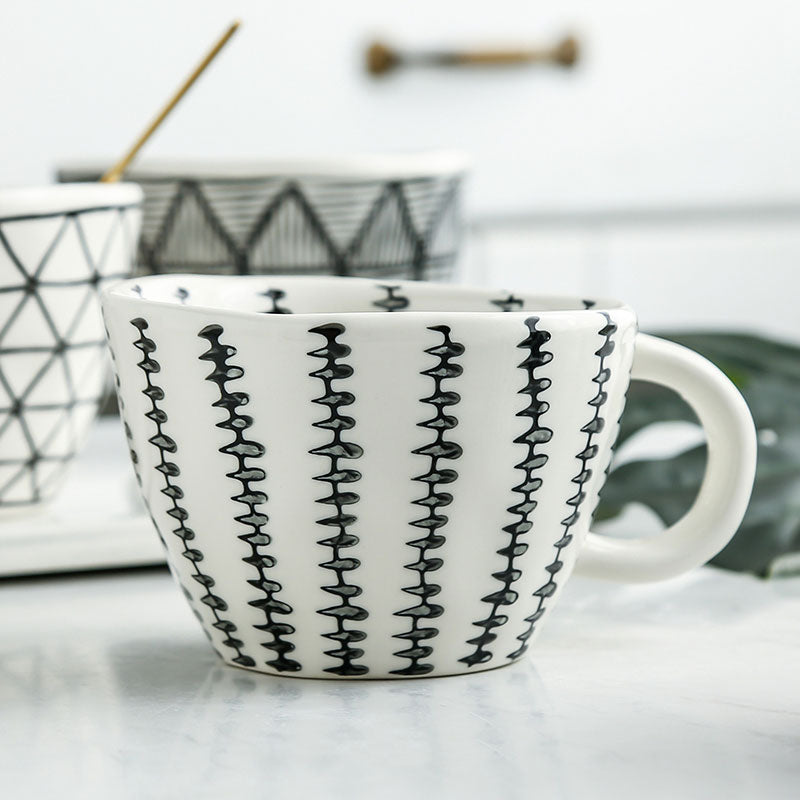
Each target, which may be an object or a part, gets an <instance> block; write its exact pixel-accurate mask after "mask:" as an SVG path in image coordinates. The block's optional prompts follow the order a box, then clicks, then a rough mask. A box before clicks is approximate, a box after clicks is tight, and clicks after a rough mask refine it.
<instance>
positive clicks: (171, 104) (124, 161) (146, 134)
mask: <svg viewBox="0 0 800 800" xmlns="http://www.w3.org/2000/svg"><path fill="white" fill-rule="evenodd" d="M241 24H242V23H241V22H240V21H239V20H235V21H234V22H232V23H231V24H230V26H229V27H228V29H227V30H226V31H225V33H223V34H222V36H220V38H219V39H217V41H216V42H215V43H214V46H213V47H212V48H211V49H210V50H209V51H208V52H207V53H206V55H205V56H204V57H203V60H202V61H201V62H200V63H199V64H198V65H197V66H196V67H195V68H194V69H193V70H192V72H191V74H190V75H189V77H188V78H186V80H185V81H184V82H183V83H182V84H181V85H180V87H179V88H178V90H177V91H176V92H175V94H173V95H172V97H170V99H169V100H168V101H167V103H166V105H164V107H163V108H162V109H161V111H159V112H158V114H157V115H156V116H155V118H154V119H153V121H152V122H151V123H150V124H149V125H148V126H147V127H146V128H145V129H144V131H143V132H142V134H141V135H140V136H139V138H138V139H137V140H136V141H135V142H134V143H133V146H132V147H131V148H130V149H129V150H128V151H127V152H126V153H125V155H124V156H123V157H122V158H121V159H120V160H119V161H117V163H116V164H114V166H113V167H111V169H109V170H108V172H106V174H105V175H103V177H102V178H100V180H101V181H102V182H103V183H114V182H115V181H118V180H119V179H120V178H121V177H122V175H123V173H124V172H125V170H126V169H127V168H128V167H129V166H130V163H131V161H133V159H134V158H136V155H137V154H138V152H139V151H140V150H141V149H142V147H143V146H144V144H145V142H147V140H148V139H149V138H150V137H151V136H152V135H153V134H154V133H155V132H156V130H158V128H159V126H160V125H161V123H162V122H163V121H164V120H165V119H166V118H167V117H168V116H169V114H170V112H171V111H172V109H173V108H175V106H176V105H178V103H179V102H180V101H181V99H182V98H183V96H184V95H185V94H186V92H188V91H189V89H190V88H191V87H192V84H194V82H195V81H196V80H197V79H198V78H199V77H200V76H201V75H202V74H203V72H204V71H205V69H206V67H207V66H208V65H209V64H210V63H211V62H212V61H213V60H214V59H215V58H216V57H217V54H218V53H219V51H220V50H222V48H223V47H225V45H226V44H227V43H228V41H229V39H230V38H231V36H233V34H234V33H236V30H237V29H238V28H239V26H240V25H241Z"/></svg>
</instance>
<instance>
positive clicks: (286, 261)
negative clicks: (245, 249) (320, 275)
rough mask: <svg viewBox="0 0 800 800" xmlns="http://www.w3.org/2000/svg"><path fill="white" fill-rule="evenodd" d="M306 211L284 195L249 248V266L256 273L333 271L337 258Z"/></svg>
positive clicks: (293, 199) (290, 197)
mask: <svg viewBox="0 0 800 800" xmlns="http://www.w3.org/2000/svg"><path fill="white" fill-rule="evenodd" d="M312 215H313V212H311V211H309V210H308V209H307V208H306V207H305V206H303V205H302V203H301V202H300V201H299V200H298V199H297V197H296V196H295V195H294V194H287V195H285V196H284V197H283V198H282V199H281V201H280V204H279V205H278V206H277V207H276V208H275V209H274V211H273V213H272V215H271V217H270V218H269V220H267V221H266V222H265V224H264V225H263V227H262V229H261V230H260V231H257V237H256V238H255V239H254V240H253V242H252V243H251V244H250V247H249V254H250V263H251V265H252V266H254V267H256V268H257V269H259V270H263V269H267V270H270V271H274V272H279V271H281V270H283V269H302V268H306V269H313V270H314V271H315V272H320V271H324V270H325V269H326V267H327V268H329V269H330V271H333V270H334V269H335V268H336V257H335V255H334V254H333V253H331V249H330V247H329V246H328V244H327V243H326V241H325V239H324V234H321V233H320V231H319V229H318V226H317V225H315V220H314V218H313V216H312Z"/></svg>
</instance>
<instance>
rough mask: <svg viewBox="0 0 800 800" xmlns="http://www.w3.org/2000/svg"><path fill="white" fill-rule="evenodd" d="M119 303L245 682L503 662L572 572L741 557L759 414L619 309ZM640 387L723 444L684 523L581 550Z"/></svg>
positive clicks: (121, 291)
mask: <svg viewBox="0 0 800 800" xmlns="http://www.w3.org/2000/svg"><path fill="white" fill-rule="evenodd" d="M103 306H104V312H105V315H106V320H107V326H108V331H109V336H110V342H111V347H112V351H113V353H114V356H115V365H116V371H117V375H118V386H119V394H120V399H121V405H122V406H123V415H124V419H125V421H126V428H127V431H128V435H129V439H130V444H131V450H132V452H133V456H134V461H135V463H136V470H137V475H138V478H139V481H140V484H141V487H142V492H143V495H144V498H145V501H146V502H147V505H148V507H149V509H150V512H151V514H152V517H153V520H154V522H155V525H156V528H157V529H158V531H159V534H160V536H161V538H162V539H163V541H164V543H165V545H166V548H167V552H168V557H169V563H170V566H171V568H172V570H173V573H174V574H175V576H176V578H177V579H178V581H179V582H180V584H181V585H182V586H183V587H184V591H185V593H186V595H187V597H188V599H189V601H190V603H191V604H192V606H193V608H194V610H195V612H196V614H197V616H198V617H199V619H200V621H201V623H202V625H203V627H204V629H205V631H206V633H207V634H208V637H209V639H210V640H211V642H212V644H213V646H214V648H215V649H216V650H217V652H218V653H219V654H220V655H221V656H222V658H223V659H225V661H227V662H228V663H230V664H235V665H238V666H241V667H247V668H250V669H254V670H260V671H263V672H271V673H277V674H288V675H299V676H307V677H342V678H346V677H369V678H387V677H405V676H412V677H413V676H423V675H448V674H454V673H462V672H469V671H475V670H481V669H490V668H492V667H496V666H501V665H503V664H507V663H510V662H511V661H513V660H515V659H516V658H519V657H520V656H521V655H522V654H523V653H524V652H525V651H526V649H527V647H528V645H529V644H530V642H531V640H532V638H533V637H534V636H535V635H536V633H537V632H538V631H539V629H540V627H541V625H542V622H543V619H544V617H545V616H546V615H547V614H548V612H549V611H550V609H551V608H552V607H553V606H554V604H555V603H556V601H557V599H558V595H559V592H560V590H561V588H562V587H563V585H564V583H565V581H566V580H567V578H568V577H569V575H570V573H571V572H572V569H573V566H575V564H576V561H577V565H578V568H579V569H580V571H582V572H584V573H587V574H590V575H595V576H602V577H608V578H613V579H617V580H623V581H641V580H654V579H659V578H665V577H668V576H671V575H676V574H678V573H680V572H683V571H685V570H688V569H690V568H692V567H695V566H697V565H699V564H702V563H704V562H705V561H706V560H707V559H708V558H710V557H711V556H713V555H714V554H715V553H717V552H718V551H719V550H720V549H721V548H722V547H723V546H724V545H725V543H726V542H728V540H729V539H730V538H731V536H732V535H733V533H734V532H735V530H736V528H737V526H738V524H739V522H740V520H741V518H742V515H743V513H744V510H745V507H746V505H747V502H748V499H749V495H750V490H751V486H752V481H753V474H754V468H755V432H754V428H753V424H752V420H751V418H750V414H749V412H748V409H747V407H746V405H745V403H744V401H743V400H742V398H741V396H740V395H739V393H738V392H737V391H736V389H735V388H734V387H733V385H732V384H731V383H730V382H729V381H728V380H727V379H726V378H725V377H724V376H723V375H722V373H720V372H719V370H717V369H716V367H714V366H713V365H712V364H710V363H709V362H708V361H706V360H705V359H703V358H701V357H700V356H698V355H697V354H695V353H693V352H691V351H688V350H686V349H684V348H682V347H679V346H678V345H675V344H671V343H668V342H665V341H662V340H659V339H655V338H653V337H650V336H644V335H640V334H638V333H637V325H636V317H635V315H634V313H633V311H632V310H631V309H630V308H628V307H626V306H624V305H622V304H620V303H615V302H607V301H601V300H596V301H581V300H576V299H569V298H551V297H533V296H528V295H526V294H519V295H508V294H500V293H497V292H493V291H491V290H486V289H467V288H463V287H455V286H445V285H436V284H424V283H416V284H415V283H395V284H381V283H376V282H375V281H371V280H356V279H336V278H333V279H331V278H281V277H270V278H265V277H240V278H226V277H201V276H180V275H178V276H159V277H151V278H143V279H140V280H138V281H126V282H124V283H121V284H119V285H117V286H116V287H112V288H111V289H110V290H108V291H107V292H106V293H105V294H104V297H103ZM386 312H395V313H386ZM396 312H401V313H396ZM631 377H633V378H634V379H640V380H646V381H654V382H657V383H662V384H664V385H666V386H669V387H671V388H673V389H675V390H676V391H677V392H679V393H680V394H681V395H683V397H684V398H685V399H686V400H687V401H688V402H689V403H690V404H691V405H692V407H693V408H694V409H695V411H696V412H697V414H698V417H699V418H700V421H701V423H702V425H703V427H704V429H705V432H706V435H707V437H708V445H709V455H708V467H707V473H706V476H705V479H704V481H703V485H702V487H701V490H700V493H699V495H698V497H697V499H696V501H695V503H694V505H693V507H692V509H691V510H690V511H689V512H688V513H687V515H686V516H685V517H684V518H683V519H682V520H680V521H679V522H678V523H676V524H675V525H673V526H672V527H670V528H668V529H667V530H665V531H664V532H663V533H660V534H659V535H657V536H655V537H652V538H646V539H639V540H632V541H631V540H613V539H607V538H601V537H598V536H596V535H594V534H591V533H589V522H590V519H591V515H592V512H593V510H594V507H595V505H596V503H597V498H598V493H599V491H600V489H601V486H602V484H603V481H604V478H605V474H606V472H607V469H608V465H609V462H610V459H611V453H612V445H613V442H614V439H615V437H616V434H617V430H618V420H619V418H620V415H621V414H622V410H623V406H624V401H625V391H626V388H627V385H628V381H629V379H630V378H631Z"/></svg>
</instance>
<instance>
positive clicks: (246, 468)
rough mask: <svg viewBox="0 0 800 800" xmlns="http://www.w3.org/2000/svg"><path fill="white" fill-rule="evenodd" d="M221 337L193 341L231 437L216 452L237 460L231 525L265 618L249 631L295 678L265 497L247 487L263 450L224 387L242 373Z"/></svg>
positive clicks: (241, 395)
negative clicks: (200, 344)
mask: <svg viewBox="0 0 800 800" xmlns="http://www.w3.org/2000/svg"><path fill="white" fill-rule="evenodd" d="M222 334H223V329H222V327H221V326H220V325H207V326H206V327H205V328H203V329H202V330H201V331H200V332H199V333H198V336H199V337H200V338H202V339H205V340H206V341H207V342H208V344H209V348H208V350H207V351H206V352H205V353H203V354H202V355H201V356H200V360H201V361H210V362H211V363H212V365H213V370H212V372H211V373H210V374H209V375H208V376H206V380H207V381H211V382H212V383H213V384H215V385H216V387H217V389H218V390H219V399H218V400H216V401H215V402H214V403H213V406H214V408H220V409H222V410H223V411H225V412H227V414H228V417H227V419H225V420H223V421H222V422H218V423H217V427H218V428H222V430H226V431H229V432H230V434H231V435H232V437H233V439H232V441H230V442H229V443H228V444H226V445H225V446H224V447H221V448H220V451H219V452H220V453H222V454H223V455H228V456H232V457H233V458H235V459H236V469H235V470H234V471H233V472H228V473H227V475H226V477H228V478H231V479H232V480H236V481H238V482H239V484H240V492H239V493H238V494H236V495H234V496H233V497H232V498H231V499H232V500H233V501H234V502H236V503H239V504H241V505H242V506H243V507H244V512H243V513H242V514H240V515H239V516H238V517H235V520H236V522H238V523H240V524H241V525H243V526H244V527H245V528H246V529H247V532H246V533H244V534H242V535H241V536H239V539H241V540H242V541H243V542H246V543H247V544H248V546H249V547H250V553H249V555H247V556H245V558H243V559H242V560H243V561H244V562H245V563H246V564H249V565H251V566H252V567H253V568H254V569H255V571H256V574H257V577H256V578H254V579H253V578H251V579H248V581H247V582H248V583H249V584H250V585H251V586H253V587H255V588H256V589H259V590H260V591H261V593H262V596H261V597H259V598H258V599H256V600H250V601H248V604H249V605H251V606H253V607H254V608H258V609H261V611H262V612H263V613H264V616H265V618H266V622H265V623H264V624H261V625H255V626H254V627H255V628H256V629H257V630H261V631H265V632H266V633H268V634H270V636H271V637H272V639H271V641H268V642H262V643H261V646H262V647H265V648H266V649H267V650H272V651H273V653H274V654H275V658H274V659H272V660H270V661H267V662H266V663H267V665H269V666H270V667H273V668H274V669H276V670H277V671H278V672H296V671H297V670H299V669H300V664H299V663H298V662H297V661H294V660H293V659H291V658H288V657H287V653H291V652H292V651H293V650H294V649H295V647H294V645H293V644H292V643H291V642H290V641H287V639H286V638H284V637H288V636H290V635H291V634H293V633H294V627H292V625H290V624H289V623H288V622H281V621H280V620H279V618H280V617H282V616H286V615H289V614H291V613H292V608H291V606H290V605H289V604H288V603H285V602H283V601H282V600H280V599H278V597H277V595H278V594H279V593H280V591H281V589H282V587H281V584H280V583H278V582H277V581H276V580H274V579H273V578H272V577H271V575H270V573H269V571H270V570H271V569H273V568H274V567H275V564H276V560H275V558H274V557H273V556H272V555H270V554H269V552H267V548H268V547H269V545H270V543H271V542H272V537H271V536H270V534H269V533H267V531H266V525H267V523H268V522H269V517H268V516H267V514H266V513H264V511H263V510H261V509H262V507H263V505H264V504H265V503H266V502H267V495H266V494H265V493H264V492H262V491H259V490H257V489H255V488H254V487H253V485H252V484H254V483H259V482H261V481H264V480H265V479H266V477H267V475H266V472H265V471H264V470H263V469H261V468H260V467H257V466H254V465H253V463H252V460H253V459H258V458H262V457H263V456H264V453H265V448H264V445H263V444H261V443H260V442H256V441H253V440H252V439H248V438H246V437H245V432H246V431H247V430H248V428H250V427H252V425H253V420H252V418H251V417H249V416H247V415H246V414H241V413H240V412H239V409H240V408H241V407H242V406H245V405H247V403H249V402H250V397H249V395H248V394H247V393H246V392H242V391H234V392H232V391H230V389H229V387H228V383H229V382H231V381H236V380H239V379H240V378H242V377H243V376H244V370H243V369H242V368H241V367H239V366H236V365H234V364H231V363H230V359H231V358H233V356H235V355H236V348H235V347H231V346H230V345H226V344H223V343H222V342H221V341H220V336H221V335H222Z"/></svg>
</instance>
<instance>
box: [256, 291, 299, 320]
mask: <svg viewBox="0 0 800 800" xmlns="http://www.w3.org/2000/svg"><path fill="white" fill-rule="evenodd" d="M261 296H262V297H268V298H269V299H270V300H272V308H270V309H268V310H267V311H264V312H263V313H264V314H291V313H292V312H291V310H290V309H288V308H286V306H282V305H281V304H280V301H281V300H283V299H284V297H286V292H284V291H283V289H267V291H266V292H261Z"/></svg>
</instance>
